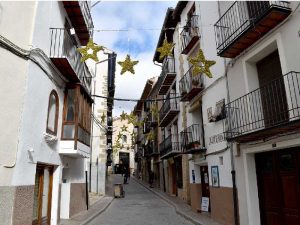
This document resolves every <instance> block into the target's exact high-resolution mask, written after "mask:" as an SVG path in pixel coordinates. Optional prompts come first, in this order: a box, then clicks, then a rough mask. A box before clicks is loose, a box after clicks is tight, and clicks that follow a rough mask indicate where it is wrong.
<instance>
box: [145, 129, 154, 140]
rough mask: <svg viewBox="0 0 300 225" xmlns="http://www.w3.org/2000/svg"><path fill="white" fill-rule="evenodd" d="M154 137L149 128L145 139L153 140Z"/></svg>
mask: <svg viewBox="0 0 300 225" xmlns="http://www.w3.org/2000/svg"><path fill="white" fill-rule="evenodd" d="M154 138H155V133H154V131H153V130H151V131H150V132H149V133H148V134H147V140H148V141H153V140H154Z"/></svg>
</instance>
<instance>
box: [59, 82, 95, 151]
mask: <svg viewBox="0 0 300 225" xmlns="http://www.w3.org/2000/svg"><path fill="white" fill-rule="evenodd" d="M72 89H74V90H75V98H74V104H75V117H74V121H66V113H67V105H68V91H69V90H72ZM92 103H93V101H92V99H90V97H89V96H88V94H87V93H85V91H84V90H83V89H82V87H81V86H80V85H79V84H73V85H71V84H69V85H67V87H66V89H65V96H64V109H63V120H62V130H61V140H63V141H74V142H75V147H76V146H77V142H80V143H82V144H84V145H86V146H90V142H89V143H85V141H84V140H81V139H80V138H79V136H78V130H79V127H80V128H81V129H82V130H83V131H85V132H87V134H88V135H89V136H90V135H91V127H90V126H91V112H92ZM80 109H81V110H80ZM79 113H81V115H79ZM87 114H90V116H88V115H87ZM65 125H74V126H75V128H74V132H75V133H74V138H65V137H64V135H63V134H64V126H65Z"/></svg>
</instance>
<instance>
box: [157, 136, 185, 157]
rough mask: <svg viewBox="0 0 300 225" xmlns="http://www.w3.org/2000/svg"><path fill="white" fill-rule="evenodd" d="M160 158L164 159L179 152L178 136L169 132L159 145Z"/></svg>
mask: <svg viewBox="0 0 300 225" xmlns="http://www.w3.org/2000/svg"><path fill="white" fill-rule="evenodd" d="M159 151H160V158H161V159H166V158H169V157H172V156H174V155H178V154H181V153H182V151H181V148H180V142H179V137H178V135H177V134H170V135H169V136H168V137H167V138H166V139H164V140H163V141H162V143H160V145H159Z"/></svg>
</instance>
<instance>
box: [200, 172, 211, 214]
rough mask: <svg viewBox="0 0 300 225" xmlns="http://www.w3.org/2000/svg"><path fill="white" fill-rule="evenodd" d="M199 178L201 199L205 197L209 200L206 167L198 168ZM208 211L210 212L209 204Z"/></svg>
mask: <svg viewBox="0 0 300 225" xmlns="http://www.w3.org/2000/svg"><path fill="white" fill-rule="evenodd" d="M200 176H201V191H202V197H207V198H209V199H210V192H209V177H208V166H200ZM209 211H210V204H209Z"/></svg>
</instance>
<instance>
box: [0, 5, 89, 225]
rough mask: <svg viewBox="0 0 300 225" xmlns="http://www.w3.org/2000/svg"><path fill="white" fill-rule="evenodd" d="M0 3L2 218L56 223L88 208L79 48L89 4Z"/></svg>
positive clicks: (84, 81)
mask: <svg viewBox="0 0 300 225" xmlns="http://www.w3.org/2000/svg"><path fill="white" fill-rule="evenodd" d="M0 6H1V12H0V17H1V22H0V28H1V34H0V35H1V36H0V37H1V40H0V42H1V47H0V58H1V59H2V60H1V62H0V68H1V71H2V72H3V77H4V79H3V80H2V82H1V84H0V86H1V88H0V92H1V93H0V96H1V97H0V99H1V103H2V110H1V111H0V115H1V119H0V126H1V127H2V130H3V134H2V135H1V137H0V145H1V148H0V152H1V158H0V177H1V180H0V199H1V203H0V211H1V212H0V221H1V223H2V224H24V225H28V224H32V223H34V224H42V223H43V224H51V225H56V224H58V223H59V219H60V218H69V217H71V216H72V215H74V214H76V213H78V212H80V211H82V210H85V209H86V196H85V193H86V184H85V170H86V164H85V160H84V158H87V157H89V155H90V147H89V141H90V138H89V135H90V116H89V115H90V112H91V105H92V99H91V97H90V83H89V82H90V77H91V74H90V72H89V71H88V69H87V66H86V65H85V63H82V62H80V58H81V56H80V54H79V52H78V51H77V50H76V48H77V47H78V46H80V45H85V44H86V43H87V41H88V39H89V37H90V33H89V28H92V27H93V24H92V20H91V17H90V14H89V4H88V3H87V2H79V1H75V2H38V1H32V2H1V3H0ZM71 28H74V29H71ZM73 32H75V33H73Z"/></svg>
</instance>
